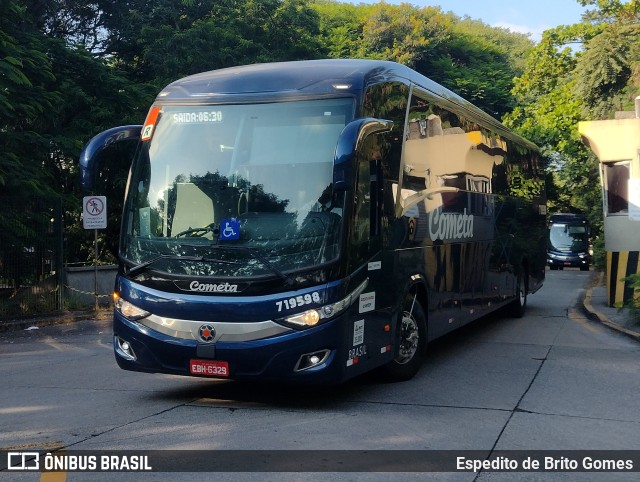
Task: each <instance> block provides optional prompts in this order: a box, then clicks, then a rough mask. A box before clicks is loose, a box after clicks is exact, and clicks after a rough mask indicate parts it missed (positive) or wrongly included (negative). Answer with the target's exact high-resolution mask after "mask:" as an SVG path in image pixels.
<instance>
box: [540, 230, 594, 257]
mask: <svg viewBox="0 0 640 482" xmlns="http://www.w3.org/2000/svg"><path fill="white" fill-rule="evenodd" d="M549 245H550V246H549V248H550V249H551V250H553V251H559V252H564V253H576V252H586V251H587V250H588V248H589V239H588V234H587V228H586V226H584V224H570V223H568V224H561V223H558V224H553V225H551V229H550V230H549Z"/></svg>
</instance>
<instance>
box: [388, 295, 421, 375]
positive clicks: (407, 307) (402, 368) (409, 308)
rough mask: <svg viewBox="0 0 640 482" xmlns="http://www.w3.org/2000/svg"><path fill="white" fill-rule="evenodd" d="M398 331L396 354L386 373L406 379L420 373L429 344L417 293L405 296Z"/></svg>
mask: <svg viewBox="0 0 640 482" xmlns="http://www.w3.org/2000/svg"><path fill="white" fill-rule="evenodd" d="M398 331H399V333H398V338H397V342H398V344H397V349H396V355H395V358H394V359H393V360H392V361H391V362H389V363H388V364H387V365H386V366H385V375H386V376H387V378H389V379H390V380H392V381H405V380H409V379H411V378H413V376H414V375H415V374H416V373H418V370H419V369H420V366H421V365H422V355H423V354H424V351H425V347H426V344H427V321H426V316H425V314H424V310H423V309H422V305H421V304H420V302H419V301H418V299H417V297H416V296H415V295H407V297H406V298H405V301H404V305H403V308H402V315H401V318H400V323H399V325H398Z"/></svg>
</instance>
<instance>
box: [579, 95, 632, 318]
mask: <svg viewBox="0 0 640 482" xmlns="http://www.w3.org/2000/svg"><path fill="white" fill-rule="evenodd" d="M578 130H579V132H580V135H581V136H582V141H583V142H584V143H585V144H586V145H587V146H589V148H591V150H592V151H593V152H594V153H595V154H596V156H597V157H598V159H599V160H600V183H601V186H602V201H603V213H604V242H605V251H606V255H607V266H606V281H607V301H608V304H609V306H621V305H622V304H624V303H627V302H629V301H631V300H632V299H633V297H634V292H633V288H631V287H630V286H629V284H628V283H625V282H624V278H625V277H627V276H629V275H631V274H634V273H638V272H640V269H639V265H638V254H639V253H640V96H639V97H636V109H635V112H618V113H616V118H615V119H613V120H600V121H585V122H579V123H578Z"/></svg>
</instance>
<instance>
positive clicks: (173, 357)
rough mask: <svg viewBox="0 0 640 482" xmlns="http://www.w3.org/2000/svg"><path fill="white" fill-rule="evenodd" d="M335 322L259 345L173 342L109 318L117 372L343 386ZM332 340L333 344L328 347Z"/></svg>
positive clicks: (258, 342)
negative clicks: (204, 370)
mask: <svg viewBox="0 0 640 482" xmlns="http://www.w3.org/2000/svg"><path fill="white" fill-rule="evenodd" d="M340 320H341V318H340V317H338V318H336V319H334V320H331V321H328V322H326V323H323V324H321V325H319V326H317V327H314V328H310V329H306V330H292V331H289V332H287V333H284V334H280V335H277V336H272V337H269V338H264V339H260V340H252V341H244V342H216V343H209V344H205V343H200V342H198V341H196V340H188V339H184V338H176V337H172V336H169V335H166V334H163V333H160V332H157V331H155V330H152V329H150V328H148V327H146V326H144V325H143V324H141V323H138V322H135V321H130V320H127V319H126V318H124V317H123V316H122V315H120V314H119V313H117V312H115V313H114V322H113V332H114V351H115V357H116V361H117V363H118V365H119V366H120V368H123V369H125V370H132V371H141V372H150V373H168V374H174V375H186V376H211V377H213V378H230V379H237V380H261V381H262V380H270V381H274V380H277V381H283V382H294V383H339V382H341V381H344V380H345V370H344V365H343V364H342V363H341V362H340V360H342V358H343V357H344V356H346V355H344V354H341V353H339V350H338V348H337V346H336V344H335V340H341V339H343V333H342V331H343V328H342V326H343V323H341V322H340ZM332 340H333V342H332ZM194 364H196V365H200V366H205V367H206V366H207V365H209V366H214V368H215V366H222V367H226V368H223V369H217V368H216V369H215V370H214V372H215V374H213V375H203V374H198V373H197V370H196V373H194V368H193V365H194Z"/></svg>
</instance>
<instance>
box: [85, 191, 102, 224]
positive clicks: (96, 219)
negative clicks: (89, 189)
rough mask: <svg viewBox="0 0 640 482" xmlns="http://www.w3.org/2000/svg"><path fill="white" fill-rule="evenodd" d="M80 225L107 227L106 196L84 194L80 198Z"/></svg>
mask: <svg viewBox="0 0 640 482" xmlns="http://www.w3.org/2000/svg"><path fill="white" fill-rule="evenodd" d="M82 227H83V228H84V229H105V228H106V227H107V197H106V196H85V197H83V198H82Z"/></svg>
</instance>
